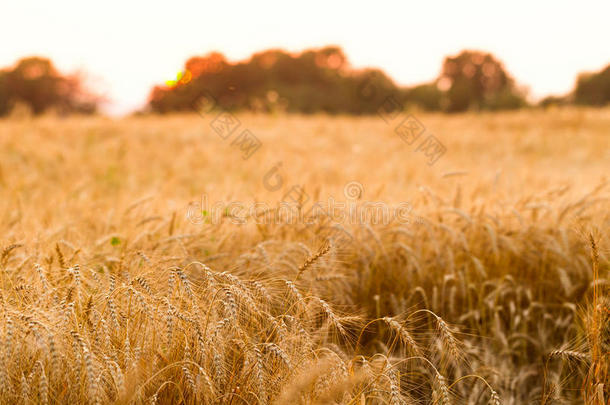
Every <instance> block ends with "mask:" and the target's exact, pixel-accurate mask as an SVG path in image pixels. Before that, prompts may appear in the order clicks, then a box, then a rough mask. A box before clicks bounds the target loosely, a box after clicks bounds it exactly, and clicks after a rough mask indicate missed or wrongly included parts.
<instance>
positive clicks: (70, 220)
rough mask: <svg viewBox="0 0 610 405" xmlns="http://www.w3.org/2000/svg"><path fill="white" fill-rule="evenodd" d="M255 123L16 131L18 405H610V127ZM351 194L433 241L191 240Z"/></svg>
mask: <svg viewBox="0 0 610 405" xmlns="http://www.w3.org/2000/svg"><path fill="white" fill-rule="evenodd" d="M239 118H240V120H241V122H242V125H244V127H246V128H248V129H250V130H251V131H252V132H253V133H255V134H256V135H257V136H258V137H259V138H260V139H261V141H262V142H263V147H262V149H261V150H260V151H259V152H257V153H256V154H255V155H254V156H253V157H252V158H251V159H250V160H247V161H244V160H242V159H241V155H240V153H239V151H237V150H236V149H235V148H234V147H231V145H230V142H228V141H223V140H222V139H220V138H219V137H218V136H217V135H215V134H213V133H212V132H211V131H210V130H209V127H208V124H207V123H206V121H205V120H203V119H202V118H200V117H198V116H194V115H189V116H186V115H185V116H170V117H164V118H160V117H147V118H130V119H125V120H120V121H111V120H106V119H101V118H96V119H77V118H73V119H67V120H60V119H55V118H41V119H37V120H34V121H28V120H21V121H19V120H13V121H0V231H1V232H2V233H1V234H2V237H1V238H0V277H1V280H0V282H1V283H2V284H1V289H0V305H1V308H2V309H1V310H2V317H1V318H0V340H1V341H2V343H3V344H2V345H1V346H0V403H6V404H13V403H32V402H34V403H100V404H101V403H159V404H162V403H187V404H194V403H208V404H216V403H226V404H241V403H252V404H257V403H260V404H266V403H270V404H285V403H301V404H327V403H344V404H364V403H367V404H368V403H371V404H412V403H415V404H448V403H455V404H459V403H473V404H475V403H480V404H486V403H492V404H499V403H504V404H523V403H548V404H550V403H556V402H557V403H559V402H560V401H563V403H582V402H583V401H584V402H586V403H587V404H594V405H600V404H605V403H607V401H608V400H609V398H610V384H609V383H608V373H609V364H610V359H609V358H608V356H609V346H610V314H609V298H608V283H609V280H608V268H609V258H608V252H609V247H610V246H609V243H608V234H607V231H608V229H610V214H609V210H608V207H609V206H610V203H609V197H610V184H608V182H607V178H606V177H605V176H607V173H609V172H610V171H609V169H610V155H608V153H609V152H608V144H609V138H608V133H607V130H608V128H609V127H610V111H609V110H597V111H593V110H560V111H551V112H542V111H529V112H518V113H510V114H489V115H480V116H475V115H461V116H450V117H448V116H441V115H425V114H420V115H418V118H419V119H420V120H421V121H422V122H423V123H424V125H425V126H426V127H427V128H428V130H429V131H431V132H432V133H434V134H435V135H436V136H437V137H438V138H439V139H440V140H442V141H443V142H444V143H445V145H446V147H447V153H446V155H445V156H444V157H443V158H441V160H439V162H438V163H437V164H436V165H434V166H432V167H429V166H427V165H426V163H425V158H424V156H423V155H422V154H418V153H416V152H414V149H415V148H414V147H409V146H407V145H406V144H404V143H403V142H402V141H401V140H400V139H399V138H398V137H397V136H396V135H395V134H394V133H393V132H392V128H390V127H388V126H387V125H386V124H385V123H384V122H383V121H382V120H381V119H380V118H377V117H369V118H343V117H339V118H329V117H299V116H289V117H284V116H258V115H244V116H240V117H239ZM278 161H281V162H282V167H281V175H282V177H283V179H284V187H283V189H282V190H278V191H267V190H266V189H265V188H264V187H263V184H262V179H263V176H264V175H265V173H266V172H267V171H268V170H269V169H270V168H271V167H272V166H273V165H274V164H276V163H277V162H278ZM350 181H358V182H360V183H361V184H362V185H363V186H364V193H363V195H362V197H361V201H360V202H363V201H365V200H367V201H385V202H387V203H388V204H398V203H400V202H403V201H408V202H409V203H411V204H412V206H413V213H412V214H413V216H414V218H415V217H417V218H418V220H417V221H415V220H414V221H412V222H411V223H409V224H401V223H396V222H394V223H390V224H385V225H375V224H371V223H365V224H350V223H345V224H342V225H341V226H338V225H336V224H333V223H332V222H330V221H329V220H328V219H327V218H323V217H320V218H318V219H317V220H316V221H315V222H314V223H313V224H282V223H277V224H256V223H253V222H252V221H251V222H249V223H247V224H245V225H236V224H233V223H231V221H230V218H224V219H223V221H222V222H221V223H219V224H197V225H196V224H193V223H190V222H189V221H188V220H187V219H186V213H187V206H188V204H189V202H192V201H198V200H199V199H200V196H201V195H202V194H204V193H205V194H206V195H207V197H208V200H210V202H213V201H243V202H244V203H247V202H255V201H259V202H261V201H262V202H267V203H270V204H272V203H277V202H278V201H279V200H280V199H281V197H282V195H283V194H284V193H285V192H286V191H287V190H288V189H289V188H290V187H291V186H292V185H295V184H299V185H302V186H303V187H304V189H305V190H306V191H307V193H308V194H309V196H310V199H311V200H315V201H327V199H328V198H329V197H333V198H334V199H335V200H345V197H344V195H343V187H344V185H345V184H347V183H348V182H350Z"/></svg>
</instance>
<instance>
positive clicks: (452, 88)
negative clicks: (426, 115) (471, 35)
mask: <svg viewBox="0 0 610 405" xmlns="http://www.w3.org/2000/svg"><path fill="white" fill-rule="evenodd" d="M437 85H438V86H439V88H440V89H441V90H444V91H445V95H444V100H443V104H444V108H445V109H446V110H447V111H449V112H458V111H466V110H469V109H475V110H481V109H491V110H498V109H505V108H518V107H522V106H524V105H525V99H524V96H523V95H522V94H520V92H519V91H518V90H517V88H516V86H515V84H514V81H513V79H512V78H511V77H510V76H509V75H508V73H507V72H506V71H505V69H504V66H502V64H501V63H500V62H499V61H498V60H496V59H495V58H494V57H493V56H492V55H491V54H489V53H483V52H478V51H463V52H462V53H460V54H459V55H457V56H455V57H447V58H445V61H444V63H443V68H442V73H441V75H440V77H439V79H438V81H437Z"/></svg>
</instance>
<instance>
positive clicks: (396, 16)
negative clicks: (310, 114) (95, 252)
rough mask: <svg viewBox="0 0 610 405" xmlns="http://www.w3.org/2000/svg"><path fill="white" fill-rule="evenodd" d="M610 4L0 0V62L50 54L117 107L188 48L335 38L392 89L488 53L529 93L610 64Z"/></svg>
mask: <svg viewBox="0 0 610 405" xmlns="http://www.w3.org/2000/svg"><path fill="white" fill-rule="evenodd" d="M608 16H610V1H608V0H600V1H590V0H589V1H578V2H575V1H570V2H568V1H561V0H558V1H557V0H556V1H534V0H529V1H522V0H513V1H506V2H502V3H500V2H494V1H489V0H486V1H474V0H460V1H446V2H441V1H417V2H409V1H396V2H390V1H387V2H386V1H380V0H377V1H374V2H371V1H366V2H365V1H362V2H357V1H354V0H352V1H345V2H343V1H334V2H333V1H331V0H325V1H303V2H299V3H290V2H287V1H260V0H258V1H247V2H235V1H234V2H222V1H214V2H212V1H203V0H199V1H186V0H182V1H174V2H167V1H154V0H148V1H129V0H122V1H117V0H107V1H100V2H91V1H83V0H74V1H73V0H56V1H45V0H40V1H33V0H15V1H10V0H0V41H1V42H0V66H2V67H4V66H9V65H12V64H14V63H15V62H16V61H17V60H18V59H19V58H22V57H24V56H29V55H40V56H46V57H50V58H51V59H52V60H53V62H54V63H55V65H56V66H57V67H58V68H59V69H60V70H61V71H63V72H67V73H69V72H74V71H76V70H81V71H84V72H86V73H87V75H88V77H89V79H90V82H91V84H90V85H91V86H93V87H94V88H95V89H96V90H97V91H98V92H100V93H103V94H105V95H106V96H107V97H108V98H109V99H110V101H111V102H110V103H109V104H108V105H107V106H106V107H105V109H106V111H107V112H109V113H111V114H114V115H117V114H122V113H127V112H130V111H132V110H134V109H136V108H139V107H141V106H142V105H144V103H145V102H146V98H147V96H148V94H149V91H150V89H151V88H152V86H153V85H154V84H162V83H164V82H165V81H166V80H170V79H174V78H175V75H176V73H177V72H178V71H179V70H181V69H182V67H183V66H184V62H185V61H186V60H187V59H188V58H189V57H190V56H194V55H203V54H206V53H208V52H210V51H215V50H216V51H220V52H222V53H223V54H224V55H225V56H226V57H227V58H228V59H229V60H231V61H235V60H240V59H243V58H247V57H249V56H250V55H251V54H252V53H254V52H258V51H261V50H264V49H268V48H284V49H286V50H288V51H302V50H304V49H306V48H310V47H321V46H325V45H329V44H333V45H339V46H341V47H342V48H343V50H344V51H345V53H346V54H347V57H348V59H349V60H350V62H351V64H352V65H353V66H354V67H356V68H360V67H366V66H374V67H380V68H381V69H383V70H384V71H385V72H386V73H388V74H389V75H390V76H391V77H392V78H393V79H394V80H395V81H396V82H397V83H399V84H401V85H413V84H417V83H421V82H424V81H429V80H432V79H434V78H435V77H436V76H437V75H438V73H439V71H440V68H441V63H442V61H443V58H444V56H446V55H451V54H456V53H458V52H459V51H461V50H462V49H466V48H468V49H480V50H485V51H489V52H492V53H493V54H494V55H496V56H497V57H498V58H499V59H500V60H502V61H503V62H504V64H505V66H506V68H507V69H508V71H509V72H510V73H511V74H512V75H513V76H514V77H515V79H516V80H517V82H518V83H519V84H521V85H524V86H527V87H528V88H529V89H530V94H531V96H532V97H533V98H534V99H538V98H540V97H542V96H545V95H548V94H551V93H552V94H562V93H566V92H568V91H570V90H571V89H572V87H573V85H574V81H575V78H576V75H577V74H578V73H579V72H582V71H593V70H599V69H601V68H602V67H604V66H605V65H607V64H608V63H610V44H609V42H610V41H609V40H610V23H609V22H608Z"/></svg>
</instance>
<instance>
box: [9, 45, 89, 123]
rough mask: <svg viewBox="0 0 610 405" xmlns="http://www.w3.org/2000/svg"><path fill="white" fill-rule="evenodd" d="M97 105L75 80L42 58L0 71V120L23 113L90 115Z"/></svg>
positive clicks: (75, 78) (33, 58) (26, 60)
mask: <svg viewBox="0 0 610 405" xmlns="http://www.w3.org/2000/svg"><path fill="white" fill-rule="evenodd" d="M100 101H101V98H100V97H98V96H95V95H93V94H91V93H88V92H87V91H86V90H85V89H84V87H83V85H82V79H81V78H80V77H79V76H77V75H62V74H60V73H59V72H58V71H57V70H56V69H55V67H54V66H53V63H52V62H51V61H50V60H49V59H46V58H41V57H28V58H24V59H21V60H20V61H19V62H17V64H16V65H15V66H14V67H13V68H8V69H3V70H0V116H3V115H7V114H9V113H11V112H24V111H25V112H26V113H32V114H35V115H38V114H42V113H43V112H49V111H50V110H53V111H55V112H57V113H59V114H68V113H85V114H91V113H94V112H96V111H97V108H98V105H99V103H100Z"/></svg>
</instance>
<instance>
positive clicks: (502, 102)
mask: <svg viewBox="0 0 610 405" xmlns="http://www.w3.org/2000/svg"><path fill="white" fill-rule="evenodd" d="M184 71H189V72H190V75H191V76H189V77H191V80H190V81H188V82H186V81H184V82H179V83H177V84H176V85H175V86H171V87H170V86H166V85H160V86H155V87H154V88H153V89H152V90H151V93H150V96H149V101H148V104H147V105H146V107H145V108H144V109H143V110H142V111H141V112H150V113H169V112H175V111H189V110H191V109H192V105H194V103H195V102H197V100H198V99H199V98H200V97H202V95H203V94H206V92H207V93H208V94H211V95H212V96H213V97H214V98H215V99H216V101H217V103H218V104H219V106H220V107H221V108H223V109H226V110H230V111H233V110H251V111H261V112H275V111H283V112H297V113H305V114H310V113H320V112H322V113H328V114H353V115H362V114H374V113H376V112H377V110H378V108H379V106H380V105H381V104H382V103H383V101H384V100H385V99H386V98H387V97H389V96H393V97H394V98H395V99H396V100H397V101H398V103H400V104H401V105H403V106H404V107H407V108H409V107H415V108H419V109H422V110H426V111H442V112H449V113H454V112H463V111H495V110H507V109H517V108H524V107H534V106H543V107H547V106H551V105H568V104H575V105H588V106H604V105H607V104H608V103H610V65H608V66H607V67H605V68H603V69H602V70H600V71H599V72H594V73H582V74H580V75H579V76H578V78H577V80H576V83H575V87H574V90H573V91H572V92H571V93H569V94H566V95H552V96H548V97H546V98H544V99H542V100H541V101H540V102H538V103H537V104H535V105H532V104H530V103H528V101H527V91H526V89H525V88H524V87H523V86H520V85H518V84H517V83H516V81H515V80H514V78H513V77H512V76H511V75H510V73H509V72H507V71H506V69H505V67H504V66H503V64H502V62H501V61H499V60H498V59H497V58H495V57H494V56H493V55H491V54H489V53H485V52H480V51H468V50H465V51H463V52H461V53H460V54H458V55H456V56H448V57H446V58H445V60H444V62H443V65H442V67H441V70H440V74H439V76H438V77H437V78H436V79H435V80H434V81H432V82H430V83H423V84H419V85H416V86H413V87H402V86H399V85H397V84H396V83H395V82H394V81H393V80H392V79H391V78H390V77H388V76H387V75H386V74H385V73H384V72H383V71H381V70H379V69H354V68H353V67H351V65H350V63H349V61H348V59H347V57H346V55H345V54H344V52H343V51H342V50H341V48H339V47H336V46H329V47H325V48H321V49H310V50H306V51H304V52H302V53H299V54H293V53H288V52H286V51H283V50H277V49H272V50H266V51H263V52H260V53H256V54H254V55H253V56H252V57H251V58H249V59H248V60H245V61H239V62H235V63H231V62H229V61H227V59H226V58H225V57H224V56H223V55H222V54H221V53H218V52H213V53H210V54H207V55H205V56H195V57H192V58H190V59H189V60H188V61H187V62H186V63H185V66H184ZM100 102H101V98H100V97H99V96H96V95H94V94H92V93H90V92H87V91H86V89H84V86H83V84H82V80H80V78H79V77H78V76H76V75H62V74H60V73H59V72H58V71H57V70H56V69H55V68H54V66H53V64H52V62H51V61H50V60H48V59H45V58H40V57H29V58H25V59H22V60H20V61H19V62H17V64H16V65H15V66H14V67H12V68H7V69H4V70H0V116H3V115H7V114H10V113H11V112H15V111H16V110H23V109H26V110H27V111H28V113H33V114H41V113H43V112H46V111H49V110H53V111H57V112H59V113H60V114H67V113H95V112H96V111H97V110H98V108H99V104H100Z"/></svg>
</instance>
